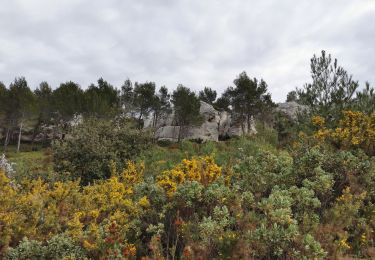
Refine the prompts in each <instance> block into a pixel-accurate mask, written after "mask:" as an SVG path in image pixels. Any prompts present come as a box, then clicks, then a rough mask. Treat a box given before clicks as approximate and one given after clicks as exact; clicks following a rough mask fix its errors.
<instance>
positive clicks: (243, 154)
mask: <svg viewBox="0 0 375 260" xmlns="http://www.w3.org/2000/svg"><path fill="white" fill-rule="evenodd" d="M353 117H355V118H353ZM369 122H372V121H371V116H366V115H362V114H357V113H354V112H351V113H347V112H345V113H343V118H342V119H341V123H340V125H339V126H337V128H340V130H336V128H334V129H330V128H328V127H327V126H326V125H325V124H324V120H323V118H320V117H314V118H313V123H314V124H315V125H316V129H315V131H316V132H315V133H314V134H312V135H307V134H303V133H300V134H299V135H297V134H296V138H295V140H294V142H293V143H292V144H291V145H290V147H289V148H288V149H278V148H277V147H275V143H274V138H273V137H274V136H275V133H274V132H272V131H271V130H270V131H269V132H268V133H267V134H261V135H260V136H258V137H257V136H252V137H248V138H245V137H244V138H238V139H233V140H230V141H227V142H225V143H219V144H214V143H206V144H196V143H193V142H183V143H181V144H173V145H171V146H167V147H158V146H151V145H150V146H149V145H148V144H146V145H145V146H134V147H136V148H134V149H135V150H132V151H128V150H126V149H125V150H122V151H123V153H120V152H119V153H118V154H117V153H115V151H116V150H112V147H110V146H109V145H114V147H120V148H121V147H123V148H124V147H125V146H121V145H120V144H116V142H121V140H117V141H108V142H107V140H106V138H113V137H114V136H116V137H121V136H123V137H124V138H125V137H129V136H132V138H133V137H134V138H142V137H139V136H135V133H138V131H139V130H138V129H133V128H132V129H131V131H135V132H134V135H132V133H133V132H127V133H123V134H124V135H121V134H119V133H121V131H122V130H121V129H120V128H113V129H112V128H110V127H113V125H112V123H111V122H101V123H100V122H99V123H97V122H93V123H92V124H93V127H94V128H95V127H97V128H96V129H91V130H90V131H93V132H90V133H92V134H91V135H88V134H87V133H82V131H83V129H85V128H84V126H82V128H79V127H77V128H76V130H77V131H78V130H80V131H78V132H74V133H72V135H71V136H67V137H66V141H64V142H65V144H64V143H63V144H61V146H64V145H67V144H69V146H66V147H60V146H59V145H60V144H56V145H57V146H58V147H57V148H56V150H55V153H56V152H60V150H59V149H61V153H62V155H64V156H66V158H71V159H70V160H71V161H69V162H64V160H61V161H56V167H57V166H62V165H64V164H66V165H67V166H66V168H64V169H66V171H67V172H70V175H68V176H69V178H66V179H62V180H60V181H54V179H46V180H42V179H35V178H28V179H24V180H21V181H20V180H18V179H11V178H10V177H11V176H7V175H6V174H5V173H4V172H3V171H2V172H1V173H0V205H1V207H0V256H1V257H4V258H6V259H64V258H69V259H84V258H88V259H139V258H142V257H144V258H146V259H325V258H332V259H334V258H339V257H352V258H371V257H374V252H373V251H374V245H375V243H374V226H375V222H374V216H375V215H374V214H375V159H374V157H373V156H372V152H371V151H372V150H371V149H369V147H371V146H368V144H370V142H368V139H369V138H372V136H371V133H372V132H371V131H372V130H373V127H372V126H371V124H369ZM101 124H103V125H101ZM98 125H99V126H98ZM98 129H99V130H98ZM85 131H86V130H85ZM87 131H89V130H87ZM106 131H108V133H107V132H106ZM111 131H113V132H111ZM124 131H125V130H124ZM267 131H268V130H267ZM319 131H327V132H328V133H327V134H325V135H324V136H322V135H321V134H319ZM347 131H348V133H349V134H345V135H338V134H337V133H342V132H343V133H347ZM112 134H113V135H112ZM129 138H130V137H129ZM353 138H354V140H357V139H355V138H358V139H359V140H360V142H359V143H357V142H354V143H353ZM73 140H78V142H77V143H73ZM90 140H91V141H90ZM135 140H138V141H139V140H142V139H135ZM146 140H148V139H146ZM138 141H137V142H138ZM69 142H71V143H69ZM91 142H93V143H96V142H99V143H100V145H103V148H100V149H102V151H103V152H104V154H101V153H100V152H99V151H96V150H95V149H98V147H99V146H97V145H99V144H95V145H94V144H92V143H91ZM126 142H129V140H128V141H126ZM136 145H137V143H136ZM79 147H82V150H81V151H85V152H87V155H84V154H81V153H80V149H81V148H79ZM100 147H102V146H100ZM126 147H127V146H126ZM129 147H130V148H128V149H132V148H131V147H133V146H129ZM146 148H150V149H146ZM65 149H66V150H65ZM137 149H138V150H137ZM68 151H71V152H72V154H71V155H69V154H68ZM109 151H113V152H114V154H111V152H109ZM73 155H75V156H76V157H78V158H73V157H69V156H73ZM107 155H108V156H107ZM109 155H110V156H109ZM112 155H113V156H112ZM55 156H56V157H55V158H56V160H57V158H63V157H59V156H60V155H58V154H55ZM85 156H87V157H85ZM89 158H90V160H93V161H92V162H91V161H90V160H89ZM126 158H132V159H135V160H126ZM90 163H92V164H90ZM85 164H88V167H87V169H86V168H84V165H85ZM95 165H100V167H103V168H95V167H94V166H95ZM80 167H83V168H82V169H83V170H82V169H81V168H80ZM98 167H99V166H98ZM61 169H63V168H61ZM88 169H90V171H88ZM86 170H87V171H86ZM0 171H1V170H0ZM57 174H61V173H57Z"/></svg>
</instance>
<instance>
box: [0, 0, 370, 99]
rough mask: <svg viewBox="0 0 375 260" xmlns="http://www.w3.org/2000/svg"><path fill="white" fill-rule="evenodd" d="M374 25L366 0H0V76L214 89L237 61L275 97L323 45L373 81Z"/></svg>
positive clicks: (295, 81) (304, 76)
mask: <svg viewBox="0 0 375 260" xmlns="http://www.w3.org/2000/svg"><path fill="white" fill-rule="evenodd" d="M374 32H375V2H374V1H373V0H358V1H352V0H333V1H324V0H319V1H308V0H286V1H277V0H265V1H246V0H232V1H226V0H206V1H198V0H194V1H191V0H190V1H188V0H159V1H158V0H152V1H151V0H140V1H130V0H128V1H120V0H108V1H99V0H68V1H66V0H65V1H58V0H54V1H53V0H52V1H51V0H50V1H48V0H34V1H29V0H3V1H2V5H1V8H0V80H1V81H3V82H4V83H6V84H9V83H10V82H11V81H12V80H13V79H14V77H16V76H25V77H26V78H27V80H28V81H29V83H30V85H31V86H32V87H35V86H37V85H38V84H39V83H40V82H41V81H43V80H46V81H48V82H49V83H50V84H52V85H53V86H54V87H57V86H58V84H59V83H61V82H64V81H67V80H73V81H77V82H78V83H79V84H81V86H83V87H86V86H88V85H89V84H90V83H91V82H94V81H96V80H97V79H98V78H99V77H104V78H105V79H106V80H108V81H109V82H111V83H112V84H114V85H117V86H119V85H120V84H121V83H122V82H123V81H124V80H125V79H126V78H127V77H129V78H130V79H132V80H136V81H146V80H148V81H155V82H156V83H157V84H158V85H166V86H167V87H169V88H170V89H173V88H175V87H176V86H177V84H179V83H182V84H184V85H186V86H189V87H191V88H193V89H195V90H199V89H200V88H202V87H203V86H210V87H213V88H215V89H217V90H219V91H222V90H224V88H226V87H227V86H228V85H231V84H232V81H233V79H234V78H235V77H236V76H237V75H238V74H239V73H240V72H242V71H243V70H246V71H247V72H248V74H249V75H250V76H251V77H257V78H263V79H264V80H266V82H267V83H268V85H269V89H270V91H271V93H272V94H273V98H274V99H275V100H276V101H282V100H284V99H285V96H286V93H287V92H288V91H290V90H292V89H293V88H294V87H296V86H301V85H302V84H303V83H305V82H307V81H309V70H310V68H309V59H310V58H311V56H312V55H313V54H314V53H317V54H318V53H319V52H320V50H322V49H326V50H327V51H328V52H330V53H332V55H333V56H335V57H337V58H338V59H339V63H340V64H342V65H343V66H344V67H345V68H346V69H347V70H348V71H349V72H350V73H352V74H353V75H354V78H355V79H358V80H360V82H361V83H363V82H364V81H365V80H369V81H370V82H373V83H375V74H374V73H373V71H374V69H375V62H374V61H373V60H372V59H371V57H375V49H374V48H375V46H374V44H373V43H374V42H375V33H374Z"/></svg>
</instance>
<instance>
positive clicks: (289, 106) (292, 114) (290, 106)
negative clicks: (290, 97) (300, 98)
mask: <svg viewBox="0 0 375 260" xmlns="http://www.w3.org/2000/svg"><path fill="white" fill-rule="evenodd" d="M276 111H277V112H281V113H283V114H285V115H287V116H288V117H289V118H291V119H293V120H296V119H297V116H298V113H301V112H305V111H308V107H307V106H305V105H300V104H298V103H297V102H294V101H291V102H285V103H278V104H277V108H276Z"/></svg>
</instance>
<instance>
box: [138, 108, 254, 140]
mask: <svg viewBox="0 0 375 260" xmlns="http://www.w3.org/2000/svg"><path fill="white" fill-rule="evenodd" d="M199 112H200V114H201V116H202V118H203V123H202V124H201V125H199V126H190V127H183V128H181V126H177V125H176V124H175V123H174V120H173V114H171V115H169V116H168V117H167V118H165V119H164V120H160V121H161V122H159V123H158V126H157V130H156V132H155V138H156V139H157V140H158V141H162V140H163V141H164V140H167V141H172V142H177V141H178V136H179V134H180V131H183V133H182V134H181V137H182V138H183V139H189V140H200V141H203V142H205V141H216V142H217V141H219V139H225V138H230V137H233V136H241V135H243V134H255V133H256V129H255V124H254V122H253V123H252V125H251V128H250V129H247V127H244V128H242V127H241V124H240V123H239V122H238V120H235V118H233V117H232V115H230V114H229V113H228V112H225V111H224V112H219V111H217V110H215V109H214V108H213V106H212V105H210V104H207V103H205V102H203V101H201V106H200V111H199ZM145 126H150V122H149V120H145Z"/></svg>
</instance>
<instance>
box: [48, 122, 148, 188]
mask: <svg viewBox="0 0 375 260" xmlns="http://www.w3.org/2000/svg"><path fill="white" fill-rule="evenodd" d="M150 142H151V138H150V135H149V134H148V133H146V132H144V131H141V130H138V129H136V128H135V127H134V125H133V124H132V123H131V122H116V121H104V120H94V119H89V120H85V121H84V122H83V123H82V124H80V125H78V126H76V127H74V128H73V130H72V131H71V133H70V134H69V136H67V137H66V139H65V140H63V141H61V142H60V141H57V142H55V143H54V145H53V150H54V163H55V170H56V171H57V172H60V173H64V172H68V173H70V174H71V176H72V177H73V178H81V182H82V183H83V184H88V183H90V182H92V181H93V180H96V179H104V178H108V177H109V176H110V174H111V171H110V164H111V162H114V163H115V164H116V166H117V168H118V169H122V168H123V167H124V163H125V162H126V160H132V159H135V158H136V156H137V155H139V154H140V153H141V151H142V150H144V149H146V148H147V147H149V145H150Z"/></svg>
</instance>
